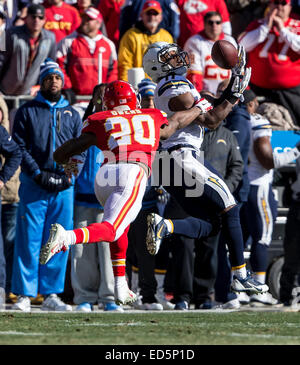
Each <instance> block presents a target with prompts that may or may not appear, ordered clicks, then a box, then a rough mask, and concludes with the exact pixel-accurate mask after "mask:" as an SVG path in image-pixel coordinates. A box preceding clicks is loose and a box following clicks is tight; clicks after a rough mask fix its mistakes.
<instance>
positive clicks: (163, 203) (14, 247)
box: [0, 0, 300, 312]
mask: <svg viewBox="0 0 300 365" xmlns="http://www.w3.org/2000/svg"><path fill="white" fill-rule="evenodd" d="M299 9H300V7H299V5H298V2H297V0H234V1H233V0H202V1H201V0H160V1H155V0H153V1H151V0H132V1H131V0H65V1H63V0H46V1H39V0H34V1H30V0H1V1H0V155H1V156H0V157H1V169H0V198H1V205H0V215H1V223H0V309H4V308H5V305H12V308H13V309H14V310H20V311H24V312H29V311H30V310H31V305H33V304H36V305H41V308H42V309H43V310H49V311H71V310H72V305H76V310H77V311H84V312H90V311H92V310H93V306H94V305H97V306H98V307H99V308H100V309H103V310H105V311H119V312H122V311H124V308H123V307H122V306H121V305H117V304H116V303H115V302H114V271H113V268H112V265H111V260H110V250H109V243H108V242H99V243H97V244H91V245H86V246H84V245H78V246H72V248H71V249H70V250H69V251H66V252H61V253H59V254H57V255H56V256H55V258H53V259H52V260H51V261H50V262H49V264H47V265H44V266H41V265H40V264H39V252H40V249H41V247H42V245H44V244H45V242H46V241H47V239H48V236H49V229H50V227H51V224H52V223H54V222H58V223H61V224H62V225H64V227H66V229H73V228H79V227H84V226H86V225H87V224H90V223H93V222H101V220H102V218H103V207H102V206H101V205H100V203H99V202H98V201H97V199H96V196H95V193H94V186H93V182H94V179H95V176H96V173H97V170H98V169H99V167H100V166H101V164H102V162H103V154H102V152H101V151H100V150H99V149H98V148H97V147H95V146H93V147H91V148H90V149H89V150H88V151H87V154H86V156H85V163H84V166H83V168H82V171H81V172H80V174H79V177H78V178H76V179H75V178H74V177H73V178H69V177H68V176H66V174H65V172H64V170H63V167H62V166H59V165H57V164H56V163H55V161H54V159H53V151H54V150H55V148H57V147H59V146H60V145H62V144H63V143H64V142H65V141H67V140H69V139H71V138H75V137H78V136H79V135H80V131H81V129H82V123H83V122H84V120H85V119H86V118H87V117H88V116H89V115H91V114H92V113H95V112H98V111H101V110H102V101H101V100H102V95H103V90H104V89H105V86H106V85H107V84H108V83H110V82H112V81H115V80H124V81H128V82H129V83H131V84H132V85H133V86H134V88H135V89H136V91H137V92H138V93H139V95H140V99H141V107H142V108H154V107H155V105H154V103H153V98H154V90H155V88H156V83H155V82H153V80H151V78H150V76H149V75H147V74H146V73H145V71H144V69H143V55H144V52H145V50H146V48H147V47H148V46H149V45H150V44H152V43H154V42H168V43H176V44H178V45H179V46H180V47H181V48H182V49H183V50H184V51H186V52H187V53H188V55H189V60H190V67H189V69H188V72H187V75H186V77H187V79H188V80H189V81H190V82H191V83H192V84H193V86H194V88H195V89H197V91H199V92H200V94H201V95H202V96H205V95H207V98H209V97H211V96H219V95H220V94H221V93H222V91H223V90H224V89H225V87H226V86H227V84H228V82H229V80H230V76H231V71H230V70H225V69H221V68H220V67H219V66H217V65H216V64H215V63H214V61H213V60H212V58H211V49H212V46H213V44H214V42H216V41H217V40H223V39H224V40H227V41H229V42H231V43H232V44H233V45H235V46H236V47H237V46H238V45H242V46H244V48H245V51H246V53H247V65H248V66H250V67H251V68H252V76H251V80H250V84H249V86H250V87H249V88H248V90H246V92H245V95H244V99H243V101H242V102H240V103H239V104H238V105H236V106H235V107H234V109H233V111H232V112H231V113H230V114H229V116H228V117H227V118H226V120H224V123H222V125H221V126H220V127H218V128H217V129H216V130H207V132H206V133H205V137H204V143H203V146H202V149H203V150H204V154H205V158H206V159H207V160H208V161H209V162H210V163H211V165H212V166H213V167H214V168H215V169H216V170H217V171H218V172H219V173H220V174H221V176H222V177H223V179H224V181H225V182H226V184H227V186H228V187H229V190H230V192H231V193H232V194H233V195H234V197H235V199H236V200H237V202H238V205H239V209H240V217H241V223H242V227H243V233H244V242H245V244H244V245H245V250H246V249H249V250H250V260H249V263H248V265H249V266H250V268H251V270H252V272H253V273H254V275H255V278H256V280H257V281H259V282H261V283H265V282H266V276H267V268H268V250H269V247H270V244H271V242H272V234H273V230H274V224H275V221H276V216H277V205H278V202H277V201H276V199H275V196H274V193H273V191H272V186H273V184H274V179H275V174H274V171H275V170H276V169H277V168H280V167H282V166H285V165H287V164H288V163H290V162H291V161H292V160H293V159H290V157H286V159H284V158H283V157H281V158H277V157H276V155H275V154H274V151H272V147H271V144H270V141H271V136H272V129H273V130H275V129H277V130H293V131H295V130H299V128H300V102H299V101H300V10H299ZM298 77H299V78H298ZM297 157H298V156H297ZM249 161H251V164H249ZM298 165H299V164H298V160H297V163H296V173H295V176H293V179H292V181H291V182H290V183H289V185H288V186H287V196H288V198H287V199H286V201H288V207H289V214H288V216H287V223H286V232H285V239H284V242H283V246H284V257H285V262H284V265H283V268H282V274H281V279H280V293H278V295H277V297H276V298H275V297H274V296H275V295H274V293H273V295H272V293H270V292H267V293H264V294H261V295H257V294H254V295H247V294H245V293H243V294H236V293H232V292H231V291H230V281H231V279H232V277H231V272H230V263H229V260H228V252H227V251H228V250H227V246H226V241H225V240H224V237H222V234H221V235H219V236H211V237H205V238H201V239H191V238H186V237H184V236H181V235H172V236H171V237H167V238H165V239H164V241H163V243H162V245H161V248H160V250H159V252H158V254H157V255H156V256H151V255H150V254H149V252H148V251H147V249H146V244H145V239H146V238H145V235H146V229H147V227H146V217H147V214H148V213H149V212H151V211H156V212H159V214H160V215H161V216H164V217H167V218H183V217H185V216H186V213H185V212H184V211H183V210H182V208H181V207H180V206H179V205H178V203H177V202H176V201H175V199H174V198H173V197H172V198H171V197H170V196H169V194H168V193H167V192H166V191H165V190H164V189H163V187H156V188H153V187H149V190H148V192H147V194H146V195H145V197H144V201H143V209H142V211H141V212H140V214H139V215H138V217H137V219H136V221H135V222H134V223H133V224H132V225H131V227H130V230H129V233H128V239H129V244H128V250H127V259H126V275H127V279H128V283H129V284H130V288H131V290H133V291H134V292H136V293H138V300H137V301H136V302H135V303H133V307H134V308H136V309H144V310H166V309H168V310H189V309H190V308H195V309H211V308H215V307H217V306H221V307H222V308H224V309H226V308H234V309H235V308H236V309H238V308H240V307H241V306H242V305H245V304H246V305H249V304H250V305H253V306H275V305H276V306H278V305H287V306H288V305H290V304H291V301H292V299H293V297H292V291H293V288H295V287H297V286H300V284H299V274H300V254H299V250H300V241H299V239H300V237H299V239H298V236H300V231H299V229H298V227H299V226H298V224H297V223H299V221H300V178H299V174H298V169H299V167H300V166H298ZM292 183H293V184H292ZM193 306H194V307H193Z"/></svg>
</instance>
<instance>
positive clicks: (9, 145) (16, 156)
mask: <svg viewBox="0 0 300 365" xmlns="http://www.w3.org/2000/svg"><path fill="white" fill-rule="evenodd" d="M0 154H1V155H2V156H4V157H5V163H4V165H3V168H2V166H0V180H2V181H3V182H4V184H5V183H6V182H7V181H8V180H9V179H10V178H11V177H12V176H13V174H14V173H15V172H16V170H17V168H18V167H19V165H20V163H21V160H22V153H21V150H20V148H19V146H18V145H17V143H16V142H15V141H14V140H13V139H12V137H11V136H10V135H9V134H8V133H7V131H6V129H5V128H4V127H3V126H2V125H0ZM0 164H1V161H0Z"/></svg>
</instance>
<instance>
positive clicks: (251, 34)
mask: <svg viewBox="0 0 300 365" xmlns="http://www.w3.org/2000/svg"><path fill="white" fill-rule="evenodd" d="M269 31H270V30H269V28H268V27H267V25H265V24H261V25H260V26H258V27H257V28H255V29H253V30H249V31H246V32H245V33H244V34H243V35H242V36H241V37H240V39H239V44H240V45H242V46H244V47H245V51H246V52H250V51H252V50H253V49H254V48H255V47H256V46H257V45H259V44H260V43H262V42H264V41H265V40H266V38H267V36H268V34H269Z"/></svg>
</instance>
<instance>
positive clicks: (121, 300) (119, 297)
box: [115, 282, 137, 305]
mask: <svg viewBox="0 0 300 365" xmlns="http://www.w3.org/2000/svg"><path fill="white" fill-rule="evenodd" d="M136 300H137V295H136V294H135V293H134V292H133V291H131V290H130V289H129V288H128V285H127V282H125V283H124V284H123V285H121V286H115V302H116V304H117V305H126V304H131V303H133V302H135V301H136Z"/></svg>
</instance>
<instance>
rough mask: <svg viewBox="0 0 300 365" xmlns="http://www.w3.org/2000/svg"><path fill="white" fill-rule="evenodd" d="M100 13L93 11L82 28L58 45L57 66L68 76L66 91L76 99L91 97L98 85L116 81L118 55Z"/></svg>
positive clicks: (84, 17)
mask: <svg viewBox="0 0 300 365" xmlns="http://www.w3.org/2000/svg"><path fill="white" fill-rule="evenodd" d="M102 21H103V18H102V15H101V13H100V12H99V10H97V9H95V8H93V7H90V8H88V9H86V11H85V14H84V15H83V16H82V23H81V26H80V27H79V28H78V30H77V31H75V32H74V33H73V34H71V35H69V36H68V37H66V38H64V39H63V40H62V41H61V42H60V43H59V44H58V50H57V62H58V64H59V65H60V67H61V69H62V70H63V73H64V76H65V86H64V88H65V89H72V91H73V92H74V93H75V94H76V95H92V93H93V89H94V87H95V85H97V84H100V83H109V82H112V81H115V80H117V78H118V68H117V52H116V47H115V45H114V43H113V42H112V41H111V40H110V39H108V38H107V37H105V36H104V35H103V34H102V33H101V31H100V30H99V29H100V26H101V23H102Z"/></svg>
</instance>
